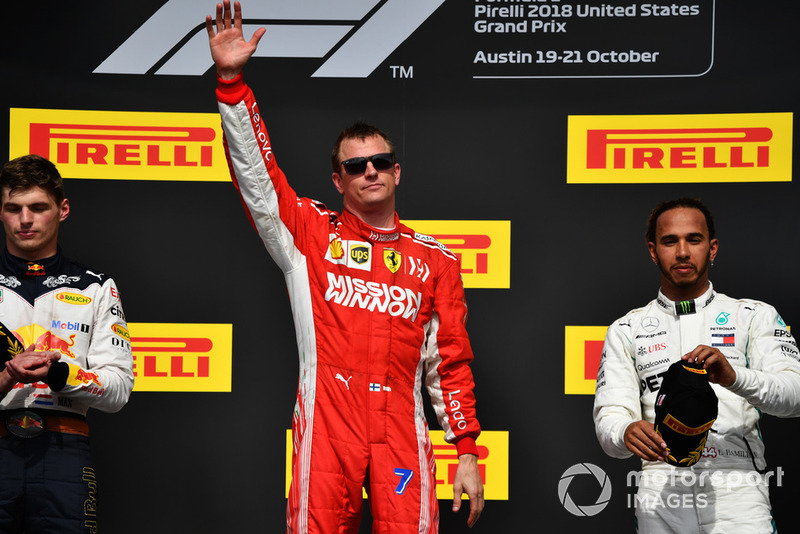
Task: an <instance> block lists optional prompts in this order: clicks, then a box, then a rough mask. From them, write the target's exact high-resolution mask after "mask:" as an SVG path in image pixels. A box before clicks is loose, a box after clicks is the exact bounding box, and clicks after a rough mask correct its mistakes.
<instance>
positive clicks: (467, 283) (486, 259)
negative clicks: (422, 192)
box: [403, 221, 511, 289]
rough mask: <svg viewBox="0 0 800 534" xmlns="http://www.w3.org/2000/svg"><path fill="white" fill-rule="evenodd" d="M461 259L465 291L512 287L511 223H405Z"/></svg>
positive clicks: (404, 222)
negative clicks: (468, 289) (466, 289)
mask: <svg viewBox="0 0 800 534" xmlns="http://www.w3.org/2000/svg"><path fill="white" fill-rule="evenodd" d="M403 224H406V225H408V226H409V227H411V228H413V229H414V230H415V231H417V232H419V233H421V234H427V235H429V236H431V237H433V238H434V239H436V240H437V241H439V242H440V243H442V244H443V245H444V246H446V247H447V248H448V249H450V251H451V252H453V253H454V254H455V255H456V256H458V257H459V259H460V261H461V278H462V279H463V281H464V287H465V288H484V289H488V288H491V289H508V288H510V287H511V221H403Z"/></svg>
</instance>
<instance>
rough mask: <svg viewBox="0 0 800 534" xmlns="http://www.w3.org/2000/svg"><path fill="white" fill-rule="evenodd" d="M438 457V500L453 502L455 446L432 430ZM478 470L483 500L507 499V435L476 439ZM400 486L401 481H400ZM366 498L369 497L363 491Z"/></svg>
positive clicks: (485, 434) (289, 443)
mask: <svg viewBox="0 0 800 534" xmlns="http://www.w3.org/2000/svg"><path fill="white" fill-rule="evenodd" d="M430 437H431V443H432V444H433V454H434V456H435V458H436V497H437V498H439V499H449V500H452V499H453V481H454V480H455V476H456V468H457V467H458V454H457V452H456V447H455V445H450V444H449V443H447V442H446V441H445V440H444V432H443V431H442V430H431V431H430ZM477 445H478V470H479V472H480V475H481V480H482V481H483V489H484V498H485V499H486V500H488V501H491V500H494V501H507V500H508V432H507V431H492V430H484V431H482V432H481V435H480V437H478V440H477ZM292 447H293V445H292V431H291V430H287V431H286V497H288V496H289V486H290V484H291V482H292ZM398 483H399V479H398ZM364 498H365V499H366V498H367V494H366V492H364Z"/></svg>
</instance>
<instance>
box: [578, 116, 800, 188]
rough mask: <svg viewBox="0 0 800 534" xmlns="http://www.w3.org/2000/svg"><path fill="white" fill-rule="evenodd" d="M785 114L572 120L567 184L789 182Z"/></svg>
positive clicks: (788, 133)
mask: <svg viewBox="0 0 800 534" xmlns="http://www.w3.org/2000/svg"><path fill="white" fill-rule="evenodd" d="M792 118H793V115H792V113H728V114H719V115H596V116H584V115H573V116H570V117H569V119H568V125H567V129H568V133H567V183H571V184H647V183H687V182H712V183H722V182H790V181H791V180H792Z"/></svg>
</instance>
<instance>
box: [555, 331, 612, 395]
mask: <svg viewBox="0 0 800 534" xmlns="http://www.w3.org/2000/svg"><path fill="white" fill-rule="evenodd" d="M606 331H608V327H607V326H566V327H564V393H565V394H567V395H594V389H595V385H596V384H597V368H598V367H599V366H600V357H601V356H602V355H603V342H604V341H605V338H606Z"/></svg>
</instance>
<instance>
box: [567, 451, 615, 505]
mask: <svg viewBox="0 0 800 534" xmlns="http://www.w3.org/2000/svg"><path fill="white" fill-rule="evenodd" d="M586 475H589V476H593V477H594V478H595V479H596V480H597V483H598V484H599V485H600V494H599V495H598V496H597V500H596V501H595V503H594V504H588V505H577V504H575V501H573V500H572V497H570V494H569V486H570V484H571V483H572V480H573V479H574V478H575V477H576V476H586ZM558 500H559V501H560V502H561V505H562V506H563V507H564V508H565V509H566V510H567V511H568V512H569V513H571V514H572V515H577V516H582V517H587V516H593V515H597V514H599V513H600V512H602V511H603V509H604V508H605V507H606V506H607V505H608V502H609V501H610V500H611V480H610V479H609V478H608V475H606V473H605V471H603V470H602V469H600V468H599V467H597V466H596V465H594V464H589V463H581V464H575V465H573V466H572V467H570V468H569V469H567V470H566V471H564V474H562V475H561V480H559V481H558Z"/></svg>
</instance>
